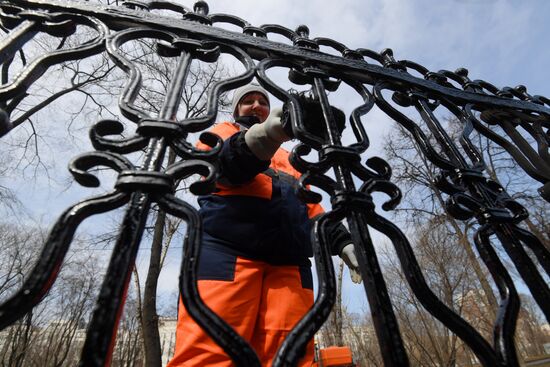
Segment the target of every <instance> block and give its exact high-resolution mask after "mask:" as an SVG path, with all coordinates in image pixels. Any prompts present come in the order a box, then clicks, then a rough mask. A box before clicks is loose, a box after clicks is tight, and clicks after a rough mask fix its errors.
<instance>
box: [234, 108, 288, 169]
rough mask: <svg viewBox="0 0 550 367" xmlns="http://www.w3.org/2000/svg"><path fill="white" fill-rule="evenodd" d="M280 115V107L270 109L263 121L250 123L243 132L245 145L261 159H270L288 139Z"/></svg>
mask: <svg viewBox="0 0 550 367" xmlns="http://www.w3.org/2000/svg"><path fill="white" fill-rule="evenodd" d="M281 115H282V110H281V108H280V107H277V108H274V109H272V110H271V113H270V114H269V116H268V117H267V119H266V120H265V121H264V122H262V123H261V124H255V125H252V126H251V127H250V129H248V130H247V131H246V133H245V134H244V141H245V142H246V145H248V147H249V148H250V150H251V151H252V153H254V155H255V156H256V157H258V158H259V159H261V160H263V161H267V160H270V159H271V158H272V157H273V155H274V154H275V152H276V151H277V149H279V147H280V146H281V144H282V143H284V142H285V141H288V140H290V138H289V137H288V135H286V134H285V132H284V130H283V126H282V124H281Z"/></svg>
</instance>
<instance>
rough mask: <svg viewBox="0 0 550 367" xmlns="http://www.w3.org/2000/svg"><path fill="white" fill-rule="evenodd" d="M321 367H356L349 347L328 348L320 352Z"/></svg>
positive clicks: (319, 362) (318, 363)
mask: <svg viewBox="0 0 550 367" xmlns="http://www.w3.org/2000/svg"><path fill="white" fill-rule="evenodd" d="M317 365H318V366H319V367H321V366H323V367H328V366H334V367H336V366H342V367H343V366H346V367H347V366H354V364H353V358H352V355H351V350H350V348H349V347H328V348H323V349H321V350H319V360H318V361H317Z"/></svg>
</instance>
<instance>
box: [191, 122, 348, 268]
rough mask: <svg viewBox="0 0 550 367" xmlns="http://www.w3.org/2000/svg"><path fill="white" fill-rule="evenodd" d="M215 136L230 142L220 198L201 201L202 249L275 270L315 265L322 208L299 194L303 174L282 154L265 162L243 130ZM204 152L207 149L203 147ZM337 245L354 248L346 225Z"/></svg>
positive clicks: (227, 129)
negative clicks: (315, 228) (314, 231)
mask: <svg viewBox="0 0 550 367" xmlns="http://www.w3.org/2000/svg"><path fill="white" fill-rule="evenodd" d="M210 132H212V133H215V134H217V135H218V136H220V137H221V138H222V139H223V140H224V145H223V148H222V151H221V152H220V162H219V163H220V171H221V179H220V180H219V181H218V183H217V190H216V192H215V193H213V194H211V195H207V196H201V197H199V200H198V201H199V205H200V210H199V212H200V215H201V217H202V220H203V243H202V249H203V254H202V255H201V257H202V256H204V255H205V254H204V251H206V252H211V251H215V252H223V253H229V254H231V255H235V256H242V257H245V258H248V259H255V260H261V261H265V262H268V263H270V264H274V265H300V266H309V265H310V262H309V259H308V258H309V257H311V256H312V249H311V238H310V232H311V224H312V218H314V217H315V216H317V215H319V214H322V213H323V209H322V207H321V206H320V205H319V204H305V203H304V202H302V201H301V200H300V199H299V198H298V196H297V194H296V187H297V184H298V179H299V177H300V173H299V172H298V171H296V170H295V169H294V168H293V167H292V166H291V165H290V163H289V161H288V154H289V153H288V152H287V151H286V150H284V149H282V148H280V149H279V150H277V152H276V153H275V155H274V156H273V158H272V159H271V161H262V160H259V159H258V158H257V157H256V156H254V154H253V153H252V152H251V151H250V149H249V148H248V146H247V145H246V143H245V141H244V131H241V130H240V128H239V125H237V124H235V123H230V122H223V123H220V124H217V125H215V126H214V127H213V128H212V129H211V130H210ZM199 148H202V149H207V147H206V146H205V145H203V144H201V143H199ZM331 232H333V236H332V237H333V238H332V239H331V242H332V243H333V244H334V245H333V246H334V247H335V249H334V251H333V253H337V251H339V247H340V246H341V244H343V243H344V242H346V241H347V243H349V233H347V231H345V228H343V226H342V225H340V226H339V227H337V228H335V230H334V231H331Z"/></svg>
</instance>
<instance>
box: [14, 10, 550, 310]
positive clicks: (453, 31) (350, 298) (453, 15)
mask: <svg viewBox="0 0 550 367" xmlns="http://www.w3.org/2000/svg"><path fill="white" fill-rule="evenodd" d="M180 3H181V4H184V5H186V6H188V7H192V5H193V2H192V1H180ZM208 3H209V5H210V13H211V14H212V13H228V14H234V15H238V16H240V17H241V18H243V19H245V20H247V21H249V22H250V23H251V24H253V25H256V26H259V25H262V24H268V23H276V24H281V25H284V26H286V27H288V28H291V29H294V28H296V27H297V26H298V25H300V24H305V25H307V26H308V27H309V28H310V37H311V38H315V37H328V38H333V39H335V40H337V41H339V42H342V43H344V44H346V45H347V46H348V47H349V48H352V49H354V48H369V49H372V50H375V51H381V50H382V49H384V48H392V49H393V51H394V55H395V58H396V59H398V60H400V59H408V60H411V61H415V62H417V63H420V64H421V65H423V66H425V67H427V68H428V69H430V70H432V71H437V70H439V69H448V70H455V69H457V68H459V67H465V68H467V69H468V70H469V71H470V78H471V79H484V80H486V81H488V82H491V83H493V84H495V85H496V86H498V87H504V86H511V87H513V86H516V85H518V84H524V85H526V86H527V88H528V92H530V93H531V94H541V95H545V96H550V87H549V86H548V81H549V80H550V71H549V69H548V66H549V65H550V48H549V47H548V40H547V37H548V33H549V31H550V25H549V24H550V23H549V22H548V19H550V2H549V1H546V0H523V1H518V0H341V1H339V2H335V1H328V0H317V1H305V0H302V1H300V2H298V1H296V0H294V1H291V0H278V1H265V0H264V1H251V0H233V1H227V0H210V1H208ZM342 103H344V104H345V102H342ZM344 107H347V105H345V106H344ZM377 118H379V119H380V120H381V123H380V124H377V125H376V126H368V127H367V131H368V133H369V136H370V137H371V139H373V147H372V149H371V151H370V152H369V155H377V154H378V149H379V146H378V145H377V142H379V141H380V139H379V138H380V137H381V136H382V135H383V134H385V133H387V132H388V131H389V126H390V123H389V121H387V118H385V117H384V116H381V115H378V116H377ZM50 144H51V145H52V147H51V148H52V149H54V148H59V147H55V146H54V145H56V143H55V142H54V143H50ZM87 149H89V148H87ZM71 154H72V153H68V149H66V150H65V152H63V155H62V157H61V158H58V162H57V164H56V167H57V168H56V169H57V170H59V174H60V175H62V176H60V177H59V178H57V177H56V178H55V180H54V181H56V182H52V181H44V180H41V181H40V182H38V183H35V184H33V185H30V186H32V187H30V188H29V189H28V190H27V189H25V190H24V191H23V190H22V191H21V192H24V193H25V194H28V195H26V197H25V201H26V203H27V204H28V205H29V207H30V206H31V205H33V203H34V208H33V211H35V212H36V213H35V215H36V216H37V217H39V218H40V221H41V222H42V223H44V224H45V225H48V224H49V223H53V221H54V220H55V218H56V217H57V215H59V214H60V213H61V211H62V210H63V208H65V207H66V206H67V205H69V203H74V202H75V201H77V200H79V199H80V198H83V197H86V196H88V195H90V192H89V191H88V190H85V191H84V192H83V191H74V190H73V189H71V190H69V191H62V192H61V194H59V193H57V194H56V193H54V191H55V190H53V189H51V186H52V185H58V186H59V187H58V188H63V187H64V184H65V183H66V181H65V179H66V178H65V177H66V176H67V171H66V169H65V167H66V163H67V161H68V159H69V158H70V157H71V156H72V155H71ZM13 182H16V181H15V180H14V181H13ZM19 184H20V182H18V183H17V185H19ZM50 190H51V191H50ZM27 196H28V197H27ZM46 196H47V198H46ZM61 199H62V200H61ZM60 201H61V202H62V204H61V203H60ZM36 203H40V204H39V205H38V206H37V205H36ZM145 265H146V261H145V260H143V261H142V262H140V267H141V268H142V269H145ZM168 265H169V266H168V267H167V269H165V270H164V271H163V275H162V278H161V282H160V287H161V291H166V292H168V291H170V290H174V289H175V288H176V287H177V273H178V272H179V259H174V261H171V262H169V263H168ZM142 274H145V270H144V271H142ZM142 277H143V278H144V276H142ZM346 279H347V278H346ZM344 287H345V292H346V295H347V296H346V298H347V302H348V305H349V307H350V309H351V310H359V309H360V308H361V306H362V303H363V302H364V295H362V289H361V287H357V286H353V285H352V284H351V283H350V282H349V281H346V283H345V285H344Z"/></svg>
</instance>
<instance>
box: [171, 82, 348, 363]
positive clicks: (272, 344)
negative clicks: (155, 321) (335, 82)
mask: <svg viewBox="0 0 550 367" xmlns="http://www.w3.org/2000/svg"><path fill="white" fill-rule="evenodd" d="M232 112H233V116H234V118H235V122H222V123H219V124H216V125H215V126H214V127H213V128H212V129H211V132H213V133H215V134H217V135H219V136H220V137H221V138H222V139H223V140H224V145H223V148H222V150H221V153H220V158H219V163H220V171H221V172H220V178H219V180H218V182H217V189H216V191H215V192H214V193H213V194H211V195H207V196H203V197H199V199H198V202H199V205H200V210H199V213H200V215H201V218H202V221H203V234H202V243H201V254H200V259H199V265H198V288H199V292H200V296H201V298H202V299H203V301H204V302H205V303H206V305H207V306H208V307H210V308H211V309H212V310H213V311H214V312H215V313H216V314H218V315H219V316H220V317H222V318H223V319H224V320H225V321H226V322H227V323H228V324H229V325H231V326H232V327H233V328H234V329H235V331H236V332H237V333H239V334H240V335H241V336H242V337H243V338H244V339H245V340H246V341H248V342H249V343H250V345H251V346H252V347H253V348H254V350H255V351H256V353H257V355H258V357H259V359H260V361H261V363H262V366H270V365H271V363H272V360H273V358H274V356H275V353H276V351H277V349H278V348H279V346H280V345H281V343H282V342H283V340H284V338H285V337H286V336H287V335H288V333H289V332H290V330H291V329H292V328H293V327H294V326H295V324H296V323H297V322H298V321H299V320H300V319H301V318H302V317H303V316H304V314H305V313H306V312H307V311H308V310H309V309H310V308H311V306H312V305H313V279H312V274H311V262H310V261H309V257H311V256H312V249H311V239H310V231H311V226H312V219H313V218H315V217H316V216H318V215H320V214H322V213H323V210H322V208H321V206H320V205H318V204H305V203H303V202H302V201H301V200H300V199H299V198H298V197H297V195H296V190H295V188H296V187H297V184H298V179H299V177H300V173H299V172H298V171H296V170H295V169H294V168H293V167H292V166H291V165H290V163H289V161H288V155H289V153H288V152H287V151H286V150H284V149H282V148H280V146H281V144H282V143H284V142H285V141H288V140H289V137H288V135H287V134H285V132H284V130H283V127H282V124H281V109H280V108H274V109H273V110H272V111H271V113H270V100H269V95H268V93H267V91H266V90H265V89H263V88H262V87H261V86H259V85H256V84H249V85H246V86H244V87H242V88H240V89H237V90H236V91H235V93H234V96H233V104H232ZM199 147H202V148H204V149H206V148H207V147H206V146H205V145H203V144H201V143H199ZM330 232H331V238H330V240H331V243H332V244H333V248H332V252H333V254H335V255H336V254H339V255H340V256H341V257H342V258H343V259H344V261H345V262H346V263H347V264H348V266H349V267H350V269H351V270H352V272H353V273H354V274H355V277H356V280H357V274H358V273H357V271H358V264H357V259H356V257H355V252H354V246H353V244H352V243H351V240H350V235H349V233H348V232H347V230H345V227H344V226H343V225H341V224H339V225H335V226H334V228H333V230H331V231H330ZM182 296H183V297H185V295H182ZM313 358H314V356H313V341H311V343H310V344H309V345H308V347H307V352H306V354H305V356H304V357H303V358H302V359H301V360H300V364H299V365H300V366H310V365H311V363H312V362H313ZM232 365H233V363H232V361H231V359H230V358H229V356H228V355H227V354H226V353H225V352H224V351H223V349H222V348H221V347H219V346H218V345H217V344H216V343H215V342H214V341H213V340H212V339H211V338H210V337H209V336H208V335H207V334H206V333H204V332H203V331H202V330H201V328H200V327H199V326H198V324H196V323H195V321H194V320H192V319H191V317H190V316H189V314H188V313H187V311H186V310H185V307H183V304H182V303H181V300H180V305H179V310H178V325H177V331H176V346H175V353H174V357H173V358H172V360H171V361H170V362H169V363H168V367H176V366H186V367H190V366H201V367H204V366H217V367H223V366H232Z"/></svg>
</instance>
